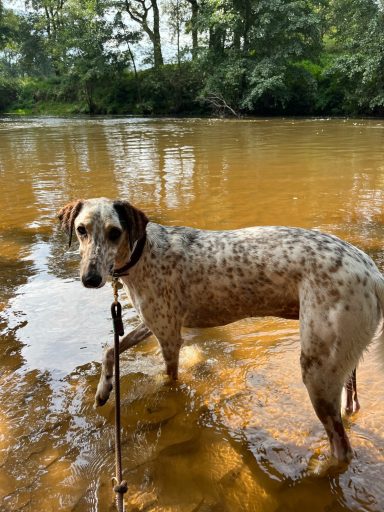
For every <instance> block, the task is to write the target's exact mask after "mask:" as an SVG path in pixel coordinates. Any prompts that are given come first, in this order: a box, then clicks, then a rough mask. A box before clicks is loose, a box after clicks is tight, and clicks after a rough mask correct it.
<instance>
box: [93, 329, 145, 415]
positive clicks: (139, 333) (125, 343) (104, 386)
mask: <svg viewBox="0 0 384 512" xmlns="http://www.w3.org/2000/svg"><path fill="white" fill-rule="evenodd" d="M151 334H152V332H151V330H150V329H149V328H148V327H147V326H146V325H144V324H140V325H139V326H138V327H136V329H134V330H133V331H131V332H130V333H128V334H127V335H126V336H124V338H123V339H122V340H121V341H120V345H119V354H121V353H122V352H124V351H125V350H127V349H128V348H130V347H134V346H135V345H137V344H138V343H140V341H143V340H145V338H148V336H150V335H151ZM114 353H115V349H114V348H113V347H108V348H107V349H106V350H105V352H104V355H103V362H102V366H101V375H100V380H99V384H98V386H97V391H96V396H95V406H101V405H104V404H105V402H106V401H107V400H108V398H109V395H110V393H111V391H112V387H113V386H112V377H113V366H114V363H115V360H114Z"/></svg>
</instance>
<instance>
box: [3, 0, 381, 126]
mask: <svg viewBox="0 0 384 512" xmlns="http://www.w3.org/2000/svg"><path fill="white" fill-rule="evenodd" d="M169 38H171V39H172V41H173V46H172V48H173V51H172V52H170V50H169V44H165V43H164V39H167V40H168V39H169ZM0 111H3V112H9V111H20V112H28V113H30V112H36V113H39V112H46V113H50V112H56V113H63V112H68V113H69V112H89V113H106V114H135V115H211V114H214V115H232V116H244V115H314V114H317V115H383V114H384V0H333V1H331V0H26V2H25V6H24V8H23V9H20V8H19V9H17V8H16V7H12V4H11V3H7V4H6V5H5V4H4V1H3V0H0Z"/></svg>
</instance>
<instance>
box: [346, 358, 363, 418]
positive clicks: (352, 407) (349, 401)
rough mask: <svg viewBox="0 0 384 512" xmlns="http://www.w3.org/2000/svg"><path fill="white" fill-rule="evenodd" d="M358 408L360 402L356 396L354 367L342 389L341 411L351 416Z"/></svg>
mask: <svg viewBox="0 0 384 512" xmlns="http://www.w3.org/2000/svg"><path fill="white" fill-rule="evenodd" d="M359 409H360V403H359V400H358V398H357V385H356V368H355V369H354V370H353V372H352V373H351V375H350V376H349V378H348V380H347V382H346V383H345V386H344V389H343V411H344V413H345V414H346V415H347V416H351V415H352V414H354V413H355V412H357V411H358V410H359Z"/></svg>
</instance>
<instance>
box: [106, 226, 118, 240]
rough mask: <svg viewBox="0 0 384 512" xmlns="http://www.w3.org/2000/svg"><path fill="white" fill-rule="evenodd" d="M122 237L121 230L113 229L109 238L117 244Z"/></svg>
mask: <svg viewBox="0 0 384 512" xmlns="http://www.w3.org/2000/svg"><path fill="white" fill-rule="evenodd" d="M120 236H121V230H120V229H119V228H112V229H111V230H110V231H109V233H108V238H109V239H110V240H111V241H112V242H115V241H116V240H118V239H119V238H120Z"/></svg>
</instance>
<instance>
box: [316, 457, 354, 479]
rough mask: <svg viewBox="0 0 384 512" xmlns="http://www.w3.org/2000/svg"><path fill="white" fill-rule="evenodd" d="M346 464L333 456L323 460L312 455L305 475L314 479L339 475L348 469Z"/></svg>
mask: <svg viewBox="0 0 384 512" xmlns="http://www.w3.org/2000/svg"><path fill="white" fill-rule="evenodd" d="M348 464H349V463H348V462H342V461H339V460H338V459H337V458H336V457H334V456H333V455H331V456H328V457H324V458H319V457H318V456H317V455H313V456H312V457H311V458H310V459H309V462H308V468H307V475H308V476H312V477H315V478H323V477H327V476H332V475H339V474H341V473H344V471H346V470H347V469H348Z"/></svg>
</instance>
